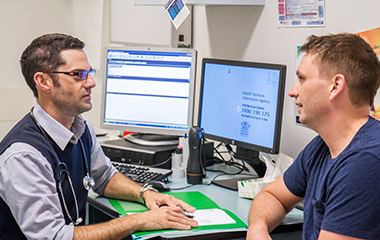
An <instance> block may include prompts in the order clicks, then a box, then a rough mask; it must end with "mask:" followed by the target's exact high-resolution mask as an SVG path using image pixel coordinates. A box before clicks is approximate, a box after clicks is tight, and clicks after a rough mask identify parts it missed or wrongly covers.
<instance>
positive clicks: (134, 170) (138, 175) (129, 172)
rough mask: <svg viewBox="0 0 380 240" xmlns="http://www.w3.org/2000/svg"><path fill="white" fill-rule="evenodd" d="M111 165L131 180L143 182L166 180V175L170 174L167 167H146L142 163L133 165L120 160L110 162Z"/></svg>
mask: <svg viewBox="0 0 380 240" xmlns="http://www.w3.org/2000/svg"><path fill="white" fill-rule="evenodd" d="M111 163H112V165H114V166H115V168H116V169H117V170H118V171H119V172H120V173H122V174H124V176H126V177H128V178H130V179H132V180H133V181H135V182H137V183H139V184H144V183H146V182H148V181H153V180H154V181H166V180H167V179H166V178H167V177H168V176H170V175H171V174H172V171H171V170H169V169H163V168H154V167H147V166H143V165H134V164H128V163H121V162H113V161H112V162H111Z"/></svg>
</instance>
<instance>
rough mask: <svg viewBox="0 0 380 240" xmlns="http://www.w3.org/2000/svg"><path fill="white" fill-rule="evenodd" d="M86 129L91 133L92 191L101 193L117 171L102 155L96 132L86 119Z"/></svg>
mask: <svg viewBox="0 0 380 240" xmlns="http://www.w3.org/2000/svg"><path fill="white" fill-rule="evenodd" d="M86 124H87V126H88V129H89V130H90V133H91V139H92V149H91V176H92V177H93V178H94V180H95V187H94V188H93V190H94V192H96V193H98V194H100V195H103V192H104V189H105V188H106V187H107V184H108V182H109V181H110V180H111V178H112V177H113V175H114V174H115V173H117V170H116V168H115V167H114V166H113V165H112V163H111V161H110V159H109V158H108V157H107V156H105V155H104V152H103V150H102V147H101V146H100V144H99V142H98V140H97V139H96V134H95V131H94V129H93V127H92V126H91V124H90V123H89V121H86Z"/></svg>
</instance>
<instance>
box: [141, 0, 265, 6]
mask: <svg viewBox="0 0 380 240" xmlns="http://www.w3.org/2000/svg"><path fill="white" fill-rule="evenodd" d="M167 2H168V0H135V5H151V6H152V5H161V6H164V5H165V4H166V3H167ZM183 2H184V3H185V4H191V5H231V6H233V5H258V6H264V5H265V0H183Z"/></svg>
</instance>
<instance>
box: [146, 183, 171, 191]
mask: <svg viewBox="0 0 380 240" xmlns="http://www.w3.org/2000/svg"><path fill="white" fill-rule="evenodd" d="M147 183H148V184H149V185H152V187H153V188H155V189H157V191H159V192H167V191H170V187H169V186H168V185H167V184H165V183H164V182H160V181H148V182H147Z"/></svg>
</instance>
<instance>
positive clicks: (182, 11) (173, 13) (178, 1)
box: [165, 0, 190, 29]
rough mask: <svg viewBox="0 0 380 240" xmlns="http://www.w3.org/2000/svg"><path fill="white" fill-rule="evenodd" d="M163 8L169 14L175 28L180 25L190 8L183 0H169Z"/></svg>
mask: <svg viewBox="0 0 380 240" xmlns="http://www.w3.org/2000/svg"><path fill="white" fill-rule="evenodd" d="M165 10H166V12H167V13H168V14H169V17H170V20H171V21H172V22H173V24H174V27H175V28H176V29H178V28H179V26H181V24H182V23H183V22H184V21H185V19H186V17H187V16H189V14H190V10H189V8H188V7H187V6H186V4H185V3H184V2H183V0H169V1H168V3H166V5H165Z"/></svg>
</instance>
